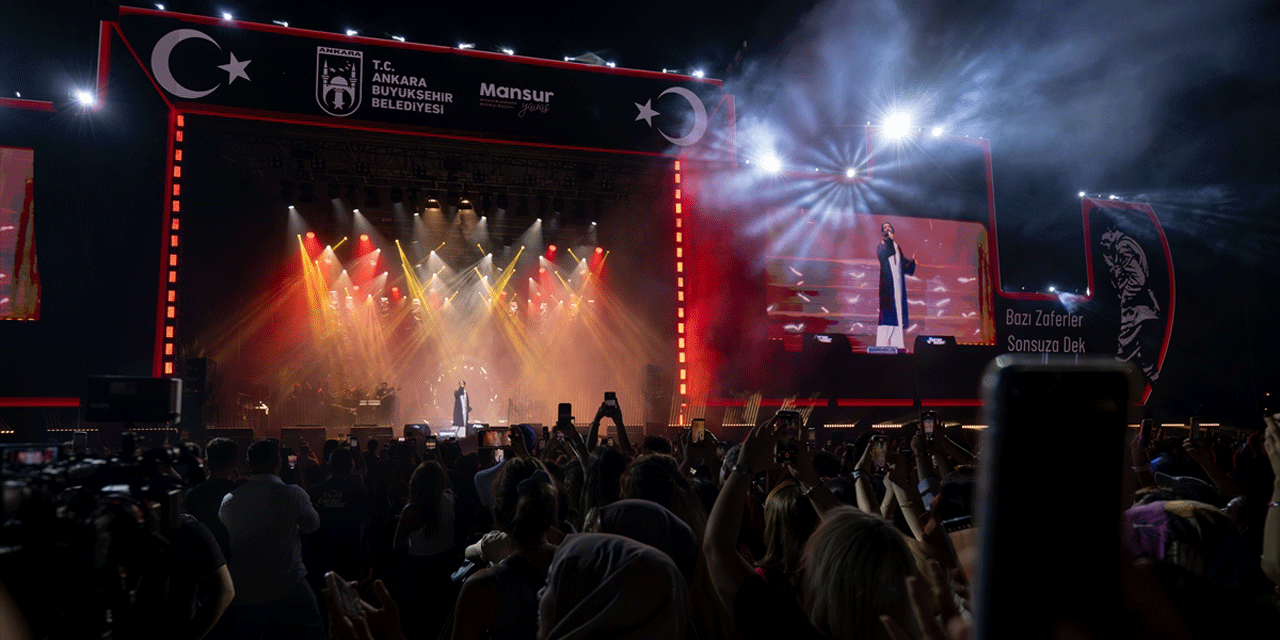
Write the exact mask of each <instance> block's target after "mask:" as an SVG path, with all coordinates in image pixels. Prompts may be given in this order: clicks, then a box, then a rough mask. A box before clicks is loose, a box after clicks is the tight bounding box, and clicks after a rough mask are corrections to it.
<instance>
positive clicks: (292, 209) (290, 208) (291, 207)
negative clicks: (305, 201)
mask: <svg viewBox="0 0 1280 640" xmlns="http://www.w3.org/2000/svg"><path fill="white" fill-rule="evenodd" d="M289 210H290V211H297V209H296V208H294V206H293V205H289Z"/></svg>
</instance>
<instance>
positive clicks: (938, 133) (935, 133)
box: [930, 125, 947, 138]
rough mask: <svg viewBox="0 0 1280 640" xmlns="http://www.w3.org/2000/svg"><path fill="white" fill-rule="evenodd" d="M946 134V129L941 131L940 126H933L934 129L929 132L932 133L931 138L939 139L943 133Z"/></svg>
mask: <svg viewBox="0 0 1280 640" xmlns="http://www.w3.org/2000/svg"><path fill="white" fill-rule="evenodd" d="M946 132H947V130H946V129H943V128H942V126H941V125H938V126H935V127H934V128H933V130H932V131H930V133H932V134H933V137H935V138H940V137H942V134H944V133H946Z"/></svg>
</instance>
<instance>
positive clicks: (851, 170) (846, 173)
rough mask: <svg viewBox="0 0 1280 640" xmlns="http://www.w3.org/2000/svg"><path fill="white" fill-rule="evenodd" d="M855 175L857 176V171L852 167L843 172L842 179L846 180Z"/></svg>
mask: <svg viewBox="0 0 1280 640" xmlns="http://www.w3.org/2000/svg"><path fill="white" fill-rule="evenodd" d="M856 175H858V170H857V169H854V168H853V167H849V168H848V169H845V170H844V177H846V178H852V177H854V176H856Z"/></svg>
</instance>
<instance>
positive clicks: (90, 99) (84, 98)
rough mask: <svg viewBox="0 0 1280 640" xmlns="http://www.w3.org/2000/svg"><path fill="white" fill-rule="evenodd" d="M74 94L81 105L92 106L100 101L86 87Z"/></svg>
mask: <svg viewBox="0 0 1280 640" xmlns="http://www.w3.org/2000/svg"><path fill="white" fill-rule="evenodd" d="M74 95H75V98H76V102H79V103H80V106H82V107H92V106H93V105H94V104H95V103H96V102H97V101H98V99H97V98H96V97H94V95H93V94H92V93H89V92H88V91H85V90H84V89H78V90H76V92H75V94H74Z"/></svg>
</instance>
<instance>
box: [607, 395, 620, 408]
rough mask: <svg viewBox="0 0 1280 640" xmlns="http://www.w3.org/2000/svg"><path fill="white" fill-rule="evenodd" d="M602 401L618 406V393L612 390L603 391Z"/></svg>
mask: <svg viewBox="0 0 1280 640" xmlns="http://www.w3.org/2000/svg"><path fill="white" fill-rule="evenodd" d="M604 403H605V404H607V405H609V406H610V407H617V406H618V394H617V393H616V392H613V391H606V392H604Z"/></svg>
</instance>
